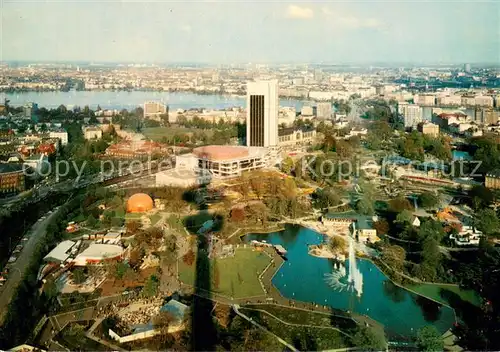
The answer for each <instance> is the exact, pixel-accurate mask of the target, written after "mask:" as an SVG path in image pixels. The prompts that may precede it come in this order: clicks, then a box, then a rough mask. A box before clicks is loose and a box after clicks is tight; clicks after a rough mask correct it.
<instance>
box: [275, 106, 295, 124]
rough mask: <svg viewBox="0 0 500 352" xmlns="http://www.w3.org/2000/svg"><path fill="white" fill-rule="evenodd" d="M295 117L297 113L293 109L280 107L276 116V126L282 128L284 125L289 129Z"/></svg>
mask: <svg viewBox="0 0 500 352" xmlns="http://www.w3.org/2000/svg"><path fill="white" fill-rule="evenodd" d="M296 117H297V112H296V110H295V108H294V107H288V106H285V107H280V110H279V115H278V125H279V126H282V125H283V124H284V125H285V126H286V127H289V126H291V125H293V122H294V121H295V118H296Z"/></svg>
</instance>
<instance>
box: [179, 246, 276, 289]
mask: <svg viewBox="0 0 500 352" xmlns="http://www.w3.org/2000/svg"><path fill="white" fill-rule="evenodd" d="M270 261H271V259H270V258H269V257H268V256H267V255H266V254H264V253H262V252H257V251H254V250H253V249H252V248H239V249H237V250H236V254H235V256H234V257H232V258H224V259H216V260H210V278H211V290H212V291H214V292H217V293H220V294H222V295H225V296H228V297H234V298H244V297H252V296H260V295H263V294H264V291H263V290H262V287H261V285H260V282H259V280H258V276H259V274H260V273H261V272H262V271H263V270H264V268H265V267H266V266H267V265H268V264H269V263H270ZM195 268H196V261H195V263H193V264H192V265H191V266H189V265H187V264H186V263H184V261H183V260H179V277H180V280H181V281H182V282H183V283H185V284H188V285H194V280H195ZM216 271H218V276H219V280H216V278H215V274H214V273H216ZM216 281H218V287H216V286H217V282H216Z"/></svg>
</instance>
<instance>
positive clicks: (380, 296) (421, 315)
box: [243, 226, 455, 337]
mask: <svg viewBox="0 0 500 352" xmlns="http://www.w3.org/2000/svg"><path fill="white" fill-rule="evenodd" d="M253 239H257V240H266V241H267V242H269V243H273V244H281V245H283V246H284V247H285V248H286V249H287V251H288V253H287V258H288V261H286V262H285V263H284V264H283V266H282V267H281V268H280V269H279V271H278V272H277V273H276V275H275V276H274V278H273V280H272V283H273V285H274V286H275V287H276V288H277V289H278V290H279V291H280V292H281V294H282V295H283V296H284V297H286V298H290V299H295V300H298V301H303V302H312V303H316V304H319V305H328V306H331V307H333V308H337V309H342V310H353V311H355V312H356V313H358V314H362V315H368V316H369V317H370V318H372V319H374V320H376V321H378V322H380V323H381V324H383V325H384V327H385V329H386V332H387V333H388V335H389V336H393V337H394V336H404V337H408V336H412V335H414V334H416V332H417V330H418V329H419V328H421V327H423V326H426V325H434V326H435V327H436V328H437V329H438V330H439V331H440V332H442V333H444V332H445V331H446V330H448V329H450V328H451V327H452V325H453V323H454V322H455V315H454V312H453V310H452V309H451V308H449V307H446V306H443V305H441V304H438V303H436V302H434V301H431V300H429V299H427V298H425V297H423V296H420V295H417V294H414V293H411V292H409V291H407V290H405V289H403V288H401V287H399V286H396V285H395V284H393V283H392V281H390V280H389V279H388V278H387V277H386V276H385V274H384V273H382V272H381V271H380V270H379V269H378V267H377V266H376V265H374V264H373V263H372V262H371V261H369V260H365V259H357V265H358V269H359V270H360V271H361V273H362V275H363V294H362V295H361V297H360V298H358V297H357V296H355V295H354V296H353V293H351V292H348V291H346V290H343V291H339V290H336V289H333V288H332V287H331V286H330V285H329V284H328V283H326V282H325V274H327V273H332V271H338V269H336V268H334V265H333V261H331V260H328V259H323V258H316V257H313V256H310V255H309V254H308V246H309V245H311V244H319V243H321V242H323V239H324V237H323V235H321V234H319V233H317V232H315V231H312V230H309V229H307V228H303V227H299V226H287V227H286V229H285V230H284V231H281V232H276V233H271V234H248V235H246V236H244V237H243V240H244V241H251V240H253ZM347 272H348V268H347Z"/></svg>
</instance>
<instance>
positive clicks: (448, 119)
mask: <svg viewBox="0 0 500 352" xmlns="http://www.w3.org/2000/svg"><path fill="white" fill-rule="evenodd" d="M432 122H433V123H435V124H436V125H438V126H439V128H440V130H448V128H449V126H451V125H452V124H461V123H466V122H470V118H469V117H468V116H467V115H466V114H464V113H463V112H461V111H457V112H450V113H446V112H442V113H440V114H433V115H432Z"/></svg>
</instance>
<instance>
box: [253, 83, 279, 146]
mask: <svg viewBox="0 0 500 352" xmlns="http://www.w3.org/2000/svg"><path fill="white" fill-rule="evenodd" d="M278 111H279V98H278V80H269V81H257V82H248V83H247V146H249V147H273V146H276V145H278Z"/></svg>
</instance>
